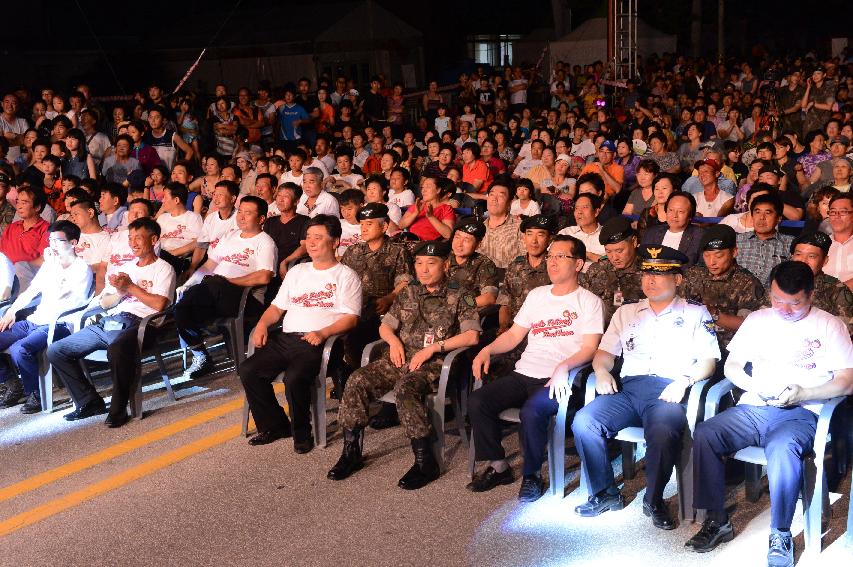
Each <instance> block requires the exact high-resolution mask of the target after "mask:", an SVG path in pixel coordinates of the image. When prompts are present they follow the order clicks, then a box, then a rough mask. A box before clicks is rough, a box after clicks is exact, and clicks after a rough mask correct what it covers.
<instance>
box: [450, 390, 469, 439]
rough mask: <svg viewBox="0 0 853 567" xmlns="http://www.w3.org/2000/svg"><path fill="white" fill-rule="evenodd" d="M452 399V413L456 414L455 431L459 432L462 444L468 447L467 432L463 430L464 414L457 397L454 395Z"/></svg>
mask: <svg viewBox="0 0 853 567" xmlns="http://www.w3.org/2000/svg"><path fill="white" fill-rule="evenodd" d="M452 400H453V415H454V416H456V417H455V419H454V421H455V422H456V431H457V432H458V433H459V440H460V441H462V446H463V447H465V449H468V432H467V431H465V416H464V415H463V414H462V405H461V404H460V403H459V398H457V397H456V396H455V395H454V396H453V398H452Z"/></svg>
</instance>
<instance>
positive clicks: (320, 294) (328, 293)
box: [290, 283, 338, 309]
mask: <svg viewBox="0 0 853 567" xmlns="http://www.w3.org/2000/svg"><path fill="white" fill-rule="evenodd" d="M337 287H338V286H337V284H333V283H327V284H326V289H325V290H322V291H309V292H308V293H303V294H302V295H298V296H296V297H294V298H291V300H290V302H291V303H293V304H294V305H301V306H302V307H306V308H312V307H319V308H320V309H330V308H332V307H334V306H335V291H336V290H337Z"/></svg>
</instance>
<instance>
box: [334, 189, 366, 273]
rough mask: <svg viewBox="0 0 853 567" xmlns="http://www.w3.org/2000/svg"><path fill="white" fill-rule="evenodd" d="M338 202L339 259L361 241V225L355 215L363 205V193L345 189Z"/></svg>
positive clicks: (357, 190)
mask: <svg viewBox="0 0 853 567" xmlns="http://www.w3.org/2000/svg"><path fill="white" fill-rule="evenodd" d="M338 200H339V202H340V204H341V219H340V221H341V241H340V245H339V246H338V250H337V252H336V254H337V256H338V258H340V257H342V256H343V255H344V252H346V250H347V248H349V247H350V246H352V245H353V244H355V243H357V242H358V241H359V240H361V224H360V223H359V222H358V219H357V218H356V215H358V211H359V209H361V207H362V206H363V205H364V193H362V192H361V190H359V189H347V190H346V191H344V192H343V193H341V195H340V197H339V198H338Z"/></svg>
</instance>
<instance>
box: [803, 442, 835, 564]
mask: <svg viewBox="0 0 853 567" xmlns="http://www.w3.org/2000/svg"><path fill="white" fill-rule="evenodd" d="M802 496H803V538H804V540H805V552H806V553H809V554H810V555H811V554H813V555H818V554H819V553H820V551H821V535H822V534H821V532H822V529H821V528H822V526H821V522H822V520H823V510H824V500H828V498H829V493H828V490H827V482H826V473H825V472H824V470H823V463H817V462H815V459H806V461H805V462H804V463H803V494H802Z"/></svg>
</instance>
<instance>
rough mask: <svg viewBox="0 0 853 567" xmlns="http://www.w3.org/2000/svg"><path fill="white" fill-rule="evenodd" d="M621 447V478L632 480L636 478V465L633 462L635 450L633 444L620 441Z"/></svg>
mask: <svg viewBox="0 0 853 567" xmlns="http://www.w3.org/2000/svg"><path fill="white" fill-rule="evenodd" d="M619 443H620V445H622V478H624V479H625V480H632V479H633V478H634V477H635V476H637V464H636V462H635V461H634V453H635V451H636V448H635V447H634V444H633V443H630V442H628V441H620V442H619Z"/></svg>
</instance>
